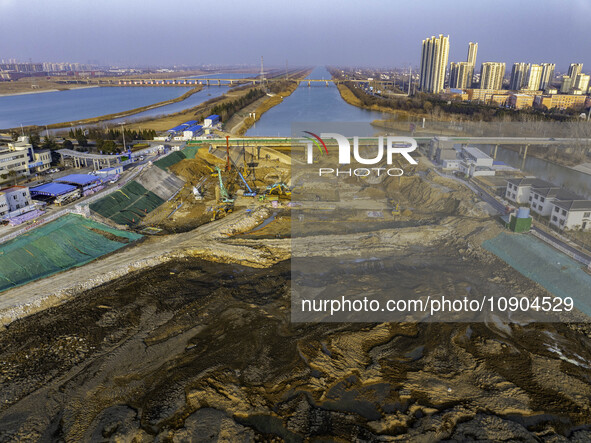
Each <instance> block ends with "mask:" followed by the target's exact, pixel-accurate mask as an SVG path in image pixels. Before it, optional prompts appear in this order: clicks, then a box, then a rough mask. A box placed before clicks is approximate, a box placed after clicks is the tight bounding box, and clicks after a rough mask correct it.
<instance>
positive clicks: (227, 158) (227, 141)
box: [226, 135, 230, 172]
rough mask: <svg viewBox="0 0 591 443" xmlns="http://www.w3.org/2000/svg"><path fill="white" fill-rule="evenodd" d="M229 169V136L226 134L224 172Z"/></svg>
mask: <svg viewBox="0 0 591 443" xmlns="http://www.w3.org/2000/svg"><path fill="white" fill-rule="evenodd" d="M228 171H230V136H229V135H226V172H228Z"/></svg>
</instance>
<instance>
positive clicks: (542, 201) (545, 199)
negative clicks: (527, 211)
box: [529, 186, 581, 216]
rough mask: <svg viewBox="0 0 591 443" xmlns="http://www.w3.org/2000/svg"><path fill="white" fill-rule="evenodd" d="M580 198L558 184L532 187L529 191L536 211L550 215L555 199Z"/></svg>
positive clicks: (530, 201) (531, 203)
mask: <svg viewBox="0 0 591 443" xmlns="http://www.w3.org/2000/svg"><path fill="white" fill-rule="evenodd" d="M580 198H581V197H579V196H578V195H576V194H573V193H572V192H569V191H567V190H565V189H562V188H560V187H558V186H546V187H532V189H531V191H530V193H529V204H530V206H531V209H532V211H534V212H535V213H537V214H540V215H543V216H548V215H550V213H551V212H552V207H553V203H554V201H555V200H576V199H580Z"/></svg>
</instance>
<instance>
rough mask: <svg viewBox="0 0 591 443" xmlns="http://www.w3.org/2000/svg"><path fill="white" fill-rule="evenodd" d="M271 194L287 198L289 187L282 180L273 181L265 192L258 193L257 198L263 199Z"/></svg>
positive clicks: (289, 195)
mask: <svg viewBox="0 0 591 443" xmlns="http://www.w3.org/2000/svg"><path fill="white" fill-rule="evenodd" d="M272 195H276V196H277V197H279V198H289V197H291V189H289V187H288V186H287V185H286V184H285V183H283V182H277V183H274V184H272V185H269V186H267V188H266V189H265V192H264V193H263V194H261V195H260V197H259V200H260V201H263V200H265V199H267V197H269V196H272Z"/></svg>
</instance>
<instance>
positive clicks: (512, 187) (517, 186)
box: [505, 177, 553, 204]
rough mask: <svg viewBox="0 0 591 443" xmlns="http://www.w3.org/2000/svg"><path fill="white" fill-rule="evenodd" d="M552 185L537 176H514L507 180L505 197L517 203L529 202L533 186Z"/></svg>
mask: <svg viewBox="0 0 591 443" xmlns="http://www.w3.org/2000/svg"><path fill="white" fill-rule="evenodd" d="M552 186H553V185H552V183H549V182H547V181H544V180H540V179H539V178H535V177H525V178H512V179H509V180H507V189H506V191H505V198H506V199H507V200H510V201H512V202H515V203H521V204H524V203H525V204H527V203H529V202H530V200H529V197H530V193H531V190H532V187H536V188H547V187H552Z"/></svg>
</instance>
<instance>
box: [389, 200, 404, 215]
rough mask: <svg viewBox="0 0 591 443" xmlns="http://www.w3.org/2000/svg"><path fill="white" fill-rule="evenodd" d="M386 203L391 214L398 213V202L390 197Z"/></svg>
mask: <svg viewBox="0 0 591 443" xmlns="http://www.w3.org/2000/svg"><path fill="white" fill-rule="evenodd" d="M388 205H389V206H390V207H391V208H392V215H400V212H401V211H400V203H397V202H395V201H394V200H392V199H388Z"/></svg>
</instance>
